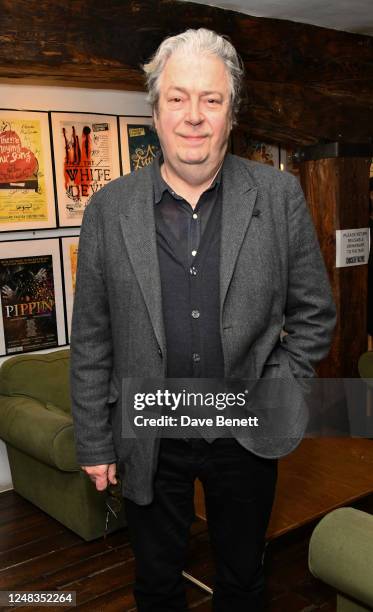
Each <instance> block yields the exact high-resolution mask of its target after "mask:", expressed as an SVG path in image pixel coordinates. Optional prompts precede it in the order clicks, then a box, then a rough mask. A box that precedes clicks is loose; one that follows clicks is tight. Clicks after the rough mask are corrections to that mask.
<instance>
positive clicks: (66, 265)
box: [61, 236, 79, 338]
mask: <svg viewBox="0 0 373 612" xmlns="http://www.w3.org/2000/svg"><path fill="white" fill-rule="evenodd" d="M61 242H62V258H63V274H64V280H65V303H66V317H67V330H68V334H69V338H70V334H71V317H72V313H73V304H74V294H75V281H76V270H77V265H78V247H79V236H68V237H64V238H61Z"/></svg>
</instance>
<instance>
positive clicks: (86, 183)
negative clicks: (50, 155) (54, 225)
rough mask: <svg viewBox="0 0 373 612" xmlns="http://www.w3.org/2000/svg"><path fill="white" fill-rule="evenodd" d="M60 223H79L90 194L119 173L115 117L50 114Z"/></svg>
mask: <svg viewBox="0 0 373 612" xmlns="http://www.w3.org/2000/svg"><path fill="white" fill-rule="evenodd" d="M52 135H53V149H54V158H55V169H56V182H57V201H58V214H59V225H60V226H77V225H80V224H81V221H82V216H83V213H84V210H85V207H86V206H87V204H88V203H89V201H90V199H91V197H92V196H93V194H94V193H96V192H97V191H99V189H101V187H103V186H104V185H106V184H107V183H109V182H110V181H111V180H112V179H114V178H117V177H118V176H120V167H119V146H118V130H117V119H116V117H113V116H111V115H87V114H84V113H52Z"/></svg>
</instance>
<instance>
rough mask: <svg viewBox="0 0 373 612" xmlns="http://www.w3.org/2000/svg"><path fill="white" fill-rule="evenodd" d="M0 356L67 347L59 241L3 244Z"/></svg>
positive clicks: (0, 250)
mask: <svg viewBox="0 0 373 612" xmlns="http://www.w3.org/2000/svg"><path fill="white" fill-rule="evenodd" d="M0 295H1V317H0V354H1V355H14V354H17V353H27V352H30V351H37V350H41V349H49V348H53V347H56V346H60V345H63V344H66V336H65V320H64V310H63V296H62V279H61V263H60V249H59V240H58V238H51V239H39V240H14V241H11V242H1V243H0Z"/></svg>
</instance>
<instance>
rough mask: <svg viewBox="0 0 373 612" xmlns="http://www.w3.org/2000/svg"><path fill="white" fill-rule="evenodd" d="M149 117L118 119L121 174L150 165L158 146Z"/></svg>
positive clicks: (155, 133) (158, 148) (158, 149)
mask: <svg viewBox="0 0 373 612" xmlns="http://www.w3.org/2000/svg"><path fill="white" fill-rule="evenodd" d="M152 123H153V120H152V118H151V117H119V132H120V148H121V154H122V166H123V174H129V173H130V172H133V171H134V170H135V171H136V170H140V168H144V166H148V165H149V164H151V163H152V161H153V160H154V158H155V156H156V155H157V153H158V151H160V148H161V146H160V144H159V140H158V136H157V132H156V131H155V130H154V129H153V127H152Z"/></svg>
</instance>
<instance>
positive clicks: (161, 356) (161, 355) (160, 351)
mask: <svg viewBox="0 0 373 612" xmlns="http://www.w3.org/2000/svg"><path fill="white" fill-rule="evenodd" d="M158 355H159V356H160V358H161V359H162V358H163V354H162V349H160V348H159V349H158Z"/></svg>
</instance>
